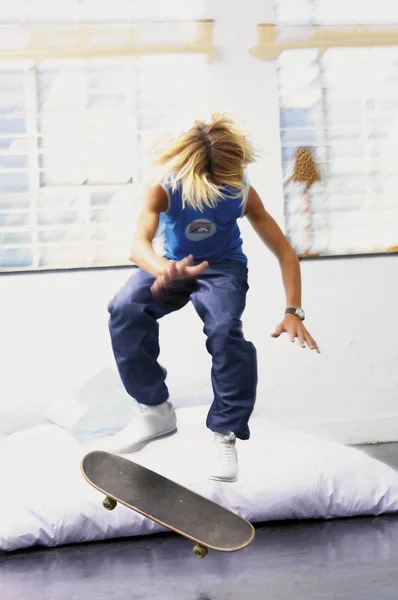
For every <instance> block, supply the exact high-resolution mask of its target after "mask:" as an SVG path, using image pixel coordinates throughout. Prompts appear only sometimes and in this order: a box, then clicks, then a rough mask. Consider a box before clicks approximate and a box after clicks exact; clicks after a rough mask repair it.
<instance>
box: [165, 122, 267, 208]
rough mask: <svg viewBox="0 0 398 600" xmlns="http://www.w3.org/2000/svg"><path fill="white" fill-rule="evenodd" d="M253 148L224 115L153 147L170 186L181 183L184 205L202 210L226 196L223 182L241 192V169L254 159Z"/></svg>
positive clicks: (242, 188) (199, 123) (242, 176)
mask: <svg viewBox="0 0 398 600" xmlns="http://www.w3.org/2000/svg"><path fill="white" fill-rule="evenodd" d="M255 157H256V153H255V149H254V147H253V145H252V144H251V142H250V141H249V140H248V138H247V136H246V135H245V134H244V133H243V132H241V131H240V130H239V129H238V127H237V125H236V124H235V123H234V121H232V119H230V118H229V117H227V116H226V115H213V116H212V118H211V120H210V122H208V123H206V122H205V121H195V123H194V125H193V127H192V128H191V129H190V130H189V131H187V132H185V133H183V134H181V135H180V136H178V137H177V138H176V139H174V140H172V141H171V142H170V143H169V144H168V145H166V146H162V147H159V148H158V149H157V150H156V151H155V160H156V162H157V164H158V165H161V166H163V167H164V178H166V177H167V179H168V181H169V182H170V183H171V185H172V188H173V189H176V188H177V186H178V185H181V187H182V202H183V206H189V207H190V208H194V209H198V210H200V211H203V209H204V207H205V206H209V207H212V208H214V207H215V206H216V205H217V204H218V202H219V201H220V200H221V199H222V198H225V197H226V190H225V189H223V186H229V187H230V188H233V189H236V194H239V193H242V194H243V192H244V188H245V184H244V181H243V179H244V169H245V167H246V166H247V165H248V164H250V163H252V162H254V160H255Z"/></svg>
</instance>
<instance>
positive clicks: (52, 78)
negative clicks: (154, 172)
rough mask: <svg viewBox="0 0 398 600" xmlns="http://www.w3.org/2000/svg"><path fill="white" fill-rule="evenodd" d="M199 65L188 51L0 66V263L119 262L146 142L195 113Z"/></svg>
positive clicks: (201, 100) (200, 103)
mask: <svg viewBox="0 0 398 600" xmlns="http://www.w3.org/2000/svg"><path fill="white" fill-rule="evenodd" d="M205 69H206V59H205V58H204V57H202V56H198V55H164V56H162V55H155V56H146V57H137V58H128V59H117V60H112V61H105V60H98V61H95V60H90V61H87V60H82V59H78V60H73V61H72V60H71V61H67V60H62V61H46V62H43V63H41V65H40V66H39V67H37V68H34V67H33V66H25V65H22V64H21V65H16V64H12V65H8V64H0V90H1V91H0V268H1V269H2V270H5V269H6V270H7V269H11V270H17V269H43V268H65V267H77V266H101V265H114V264H123V263H127V262H128V256H129V249H130V245H131V238H132V233H133V230H134V227H135V219H136V216H137V211H138V209H139V207H140V202H141V194H140V193H141V187H142V183H143V181H145V179H146V177H147V176H148V170H147V169H148V156H147V155H148V145H149V143H150V142H151V140H152V137H153V136H154V135H155V133H156V132H157V131H158V129H159V128H161V127H162V126H164V127H166V128H167V127H168V126H171V127H174V126H177V125H178V124H179V123H183V122H184V119H188V118H191V117H192V118H193V117H196V116H197V115H198V114H199V113H200V112H201V111H203V108H204V106H205V102H206V87H205V85H204V83H203V82H204V81H205ZM182 74H183V76H182ZM198 81H200V82H201V84H200V85H198ZM193 90H195V92H194V93H193Z"/></svg>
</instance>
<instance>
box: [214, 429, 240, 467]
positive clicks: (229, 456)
mask: <svg viewBox="0 0 398 600" xmlns="http://www.w3.org/2000/svg"><path fill="white" fill-rule="evenodd" d="M235 442H236V438H235V436H234V435H233V434H227V435H225V436H224V437H222V438H220V439H216V440H215V444H216V447H217V453H218V457H219V458H222V459H223V460H224V461H226V462H227V463H228V464H232V463H233V462H234V461H235Z"/></svg>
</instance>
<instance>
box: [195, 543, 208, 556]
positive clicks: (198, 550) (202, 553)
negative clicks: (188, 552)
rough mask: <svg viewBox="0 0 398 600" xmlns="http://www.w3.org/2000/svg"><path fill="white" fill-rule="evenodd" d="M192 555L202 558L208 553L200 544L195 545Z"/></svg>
mask: <svg viewBox="0 0 398 600" xmlns="http://www.w3.org/2000/svg"><path fill="white" fill-rule="evenodd" d="M193 553H194V554H195V556H197V557H198V558H204V557H205V556H206V554H207V553H208V549H207V548H205V547H204V546H201V545H200V544H196V546H194V549H193Z"/></svg>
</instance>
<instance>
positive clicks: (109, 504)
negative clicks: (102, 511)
mask: <svg viewBox="0 0 398 600" xmlns="http://www.w3.org/2000/svg"><path fill="white" fill-rule="evenodd" d="M102 505H103V507H104V508H106V510H113V509H114V508H116V506H117V502H116V500H114V499H113V498H109V496H107V497H106V498H104V500H103V502H102Z"/></svg>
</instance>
